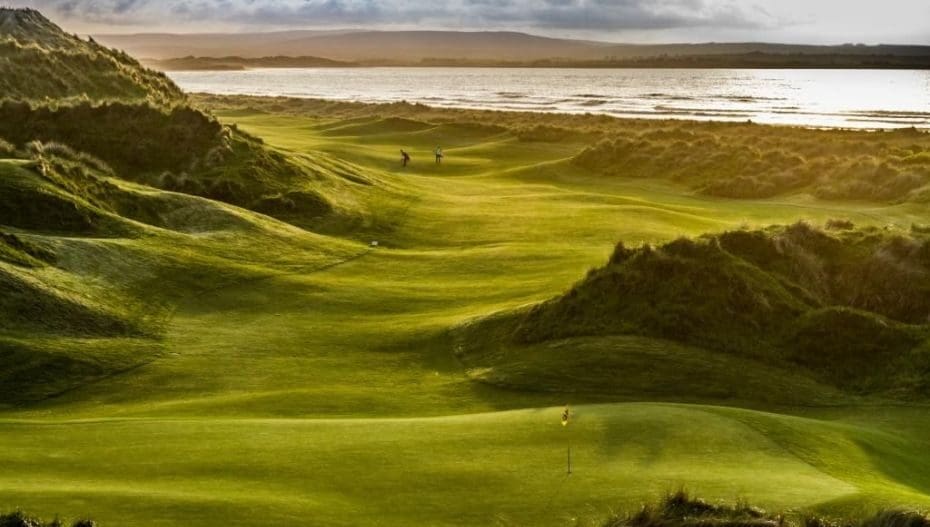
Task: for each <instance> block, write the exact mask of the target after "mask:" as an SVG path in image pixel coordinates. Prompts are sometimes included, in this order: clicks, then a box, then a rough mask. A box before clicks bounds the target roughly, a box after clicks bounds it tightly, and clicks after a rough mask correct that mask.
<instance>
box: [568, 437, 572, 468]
mask: <svg viewBox="0 0 930 527" xmlns="http://www.w3.org/2000/svg"><path fill="white" fill-rule="evenodd" d="M568 475H569V476H571V475H572V440H571V439H569V440H568Z"/></svg>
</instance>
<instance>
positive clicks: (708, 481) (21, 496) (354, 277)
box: [0, 106, 930, 526]
mask: <svg viewBox="0 0 930 527" xmlns="http://www.w3.org/2000/svg"><path fill="white" fill-rule="evenodd" d="M366 111H367V112H373V111H374V110H372V109H371V108H367V107H351V108H350V107H345V106H340V107H338V108H336V111H334V113H332V114H329V115H325V114H320V115H306V116H302V115H298V113H299V112H292V113H291V114H286V113H267V112H263V111H249V110H244V109H242V108H237V109H234V110H230V111H229V113H222V112H221V113H220V114H219V116H220V118H221V119H222V120H225V121H227V122H235V123H237V124H238V126H239V128H240V129H242V130H244V131H246V132H248V133H251V134H254V135H256V136H259V137H261V138H262V139H263V140H264V141H265V143H266V144H267V145H269V146H270V147H271V148H273V149H275V150H276V151H278V152H281V153H283V154H284V155H286V156H288V158H289V159H290V160H291V161H292V162H294V163H298V164H301V165H303V166H304V167H305V168H306V169H311V168H313V167H323V168H322V169H325V170H326V177H325V178H322V179H321V180H320V181H321V183H320V186H319V188H321V189H322V190H321V192H323V193H324V194H325V195H326V196H327V197H328V199H331V200H332V202H333V203H334V205H335V206H336V207H338V208H342V209H343V210H345V211H350V212H352V214H346V215H344V216H342V218H352V219H351V220H350V219H340V220H339V222H338V223H334V224H332V225H329V226H327V227H326V228H320V229H317V230H319V232H317V233H314V232H310V231H308V230H303V229H299V228H297V227H295V226H293V225H290V224H287V223H284V222H282V221H278V220H275V219H272V218H270V217H268V216H262V215H259V214H255V213H253V212H249V211H247V210H244V209H238V208H235V207H232V206H228V205H223V204H221V203H218V202H214V201H207V200H202V199H201V198H194V197H190V196H187V197H183V196H180V195H176V194H172V193H166V192H161V191H155V190H153V189H151V188H148V187H141V186H139V185H135V184H132V183H127V182H118V181H117V182H113V184H114V185H117V186H118V187H120V188H122V189H124V190H125V192H127V193H130V194H145V193H148V194H149V195H152V196H157V197H158V199H169V198H172V197H173V198H172V199H176V200H183V202H182V203H181V204H180V205H177V204H175V205H172V206H171V207H166V208H165V210H163V211H162V212H159V214H157V216H158V217H159V218H161V217H163V216H164V215H166V214H168V212H169V211H172V210H178V209H179V208H184V209H185V210H187V212H185V213H177V214H178V215H176V216H173V220H172V221H173V223H170V224H169V223H166V220H165V221H162V223H158V222H155V221H148V222H146V221H136V220H127V219H126V218H125V217H124V216H122V215H118V216H119V217H120V218H123V219H122V220H120V221H122V222H124V223H125V222H128V224H129V225H131V226H132V230H131V232H130V234H120V235H117V236H106V237H104V236H94V235H86V234H82V235H80V236H76V235H74V234H68V233H55V232H42V231H37V230H35V229H27V228H24V227H20V228H16V229H10V230H11V231H15V233H16V235H17V236H20V237H22V238H23V239H26V240H27V241H29V242H30V243H33V244H36V245H37V246H39V247H43V248H48V249H49V250H51V251H52V252H53V253H54V255H55V258H56V263H55V266H56V267H55V269H56V271H55V272H58V273H64V274H67V275H68V276H70V278H68V281H63V282H61V283H74V284H86V285H83V286H81V287H83V288H85V289H82V290H83V291H84V292H85V293H86V295H88V298H91V299H96V298H105V297H107V295H108V293H111V292H112V293H118V294H119V295H123V296H121V297H117V298H130V299H137V300H138V299H142V300H144V301H145V302H147V303H151V304H152V305H157V306H163V307H164V312H163V316H159V317H158V318H157V319H155V320H152V321H151V324H152V325H151V327H152V328H153V336H152V337H151V340H150V342H151V343H152V345H153V346H154V348H155V349H154V350H150V351H152V353H151V356H150V358H151V360H148V361H146V362H145V363H144V364H142V365H140V366H139V367H134V368H131V369H128V370H127V371H120V369H119V368H117V367H116V366H114V367H113V368H114V371H115V373H114V374H107V375H100V376H94V377H93V378H88V379H86V382H83V384H78V385H77V386H73V387H70V388H69V389H67V390H59V391H58V392H57V393H55V394H54V397H49V396H44V398H43V397H42V396H40V397H37V398H36V400H32V401H30V402H29V403H28V404H19V405H18V406H13V407H9V408H7V409H6V410H4V411H3V412H2V413H0V466H2V467H3V468H4V470H3V471H0V505H3V507H0V509H5V510H12V509H15V508H17V507H19V508H22V509H23V510H29V511H37V512H40V513H41V514H43V515H50V514H54V513H59V514H61V515H62V516H63V517H66V518H74V517H84V516H86V517H92V518H94V519H95V520H97V521H99V522H101V524H102V525H127V526H136V525H138V526H143V525H177V524H189V525H217V526H227V525H271V524H275V523H282V524H283V523H291V524H301V525H411V524H425V525H463V524H466V525H488V524H503V525H570V524H573V519H577V520H578V521H591V522H595V523H598V522H601V521H603V519H604V518H606V517H607V516H609V515H610V513H611V511H616V510H631V509H634V508H636V507H637V506H638V505H639V504H640V503H642V502H643V501H647V500H652V499H654V498H656V497H658V496H661V495H662V494H663V493H664V492H666V491H668V490H669V489H674V488H677V487H680V486H686V487H687V488H688V489H689V490H691V491H693V492H694V493H695V494H698V495H701V496H704V497H707V498H708V499H712V500H714V499H727V500H733V499H736V498H746V499H748V500H750V501H751V502H752V503H754V504H758V505H760V506H762V507H766V508H769V509H770V510H804V511H815V512H822V513H836V514H839V515H846V514H852V513H855V512H857V511H860V510H871V509H874V508H877V507H881V506H887V505H889V504H890V505H912V506H924V507H926V506H928V505H930V463H928V461H927V458H926V456H925V452H926V451H927V448H928V447H930V444H928V439H927V438H928V437H930V434H928V432H930V418H928V415H930V414H928V413H927V412H926V407H925V406H922V403H914V404H912V405H910V406H903V405H894V404H887V403H881V402H878V401H875V400H871V399H859V398H851V397H847V396H845V395H843V394H840V393H837V392H836V391H835V390H831V389H829V388H828V387H825V386H824V385H823V384H822V383H820V382H818V381H816V380H814V379H810V378H807V377H804V376H798V377H796V378H790V379H789V378H784V377H783V376H782V375H780V374H779V373H778V372H777V371H775V370H773V371H771V372H770V371H768V370H766V369H764V368H754V369H752V370H751V371H749V367H750V366H749V365H747V364H744V363H733V362H727V368H716V367H715V361H718V360H724V359H721V358H720V357H717V356H714V357H708V356H704V355H703V354H702V353H700V352H698V351H695V350H694V349H693V348H690V347H688V346H683V345H681V344H668V343H662V342H657V341H655V340H649V341H636V340H635V339H624V340H618V341H615V342H610V343H608V345H609V346H610V348H611V349H619V350H627V352H628V353H629V355H630V361H628V362H623V363H609V364H608V365H609V366H610V367H611V368H615V371H616V377H615V378H613V379H608V380H604V378H603V376H600V380H599V381H598V382H600V383H601V384H600V385H598V384H594V385H592V386H591V388H590V390H589V391H588V392H586V393H585V392H576V391H573V390H574V388H572V389H571V390H569V389H566V388H565V386H566V384H565V383H564V378H563V377H561V376H559V375H558V374H552V373H551V371H552V370H551V369H549V368H546V371H542V370H540V368H542V367H545V366H546V365H545V364H542V366H541V365H540V363H538V362H528V361H524V362H521V361H519V360H516V361H513V362H511V363H508V364H507V366H508V367H509V368H511V371H512V372H513V375H512V376H511V377H509V378H511V379H516V380H517V381H519V382H514V384H513V386H509V387H505V388H502V387H499V386H496V385H494V384H493V383H490V382H487V381H488V379H486V378H482V375H483V374H487V372H482V371H480V370H476V369H474V368H470V367H469V366H468V365H463V364H462V363H461V362H459V361H458V359H457V358H456V355H455V353H454V349H455V342H454V340H453V338H452V336H451V335H450V334H449V330H450V329H451V328H454V327H457V326H459V325H461V324H463V323H466V322H468V321H474V320H478V319H481V318H483V317H485V316H487V315H489V314H492V313H498V312H508V311H510V310H513V309H516V308H520V307H521V306H527V305H530V304H534V303H537V302H540V301H543V300H546V299H548V298H551V297H554V296H556V295H559V294H561V293H563V292H564V291H566V290H568V289H569V288H570V287H571V286H572V285H573V284H574V283H576V282H577V281H578V280H580V279H581V278H583V277H584V275H585V272H586V271H587V270H588V269H590V268H593V267H596V266H601V265H602V264H603V263H604V262H605V261H607V259H608V258H609V256H610V254H611V250H612V248H613V247H614V245H615V243H616V242H617V241H618V240H623V241H624V242H625V243H628V244H629V245H631V246H635V245H637V244H639V243H641V242H644V241H647V242H652V243H659V242H665V241H669V240H672V239H675V238H678V237H680V236H697V235H699V234H702V233H705V232H717V231H721V230H728V229H736V228H739V227H742V226H747V227H751V228H755V227H762V226H766V225H770V224H774V223H778V224H791V223H794V222H796V221H798V220H802V219H804V220H809V221H812V222H815V223H818V224H823V223H824V222H826V221H827V220H828V219H831V218H849V219H850V220H852V221H853V222H855V223H856V224H857V225H860V226H863V227H865V226H884V225H888V224H894V225H898V226H901V227H902V228H906V227H909V226H910V225H911V223H914V222H916V223H926V213H925V210H924V208H923V207H922V206H920V205H918V204H914V203H899V204H888V203H882V202H843V201H823V200H818V199H815V198H812V197H810V196H809V195H808V194H805V193H800V192H798V193H791V194H786V195H782V196H779V197H775V198H770V199H762V200H728V199H723V198H717V197H712V196H707V195H703V194H700V193H697V192H695V191H694V190H693V189H692V187H689V186H687V185H681V184H678V183H676V182H674V181H670V180H666V179H633V178H623V177H609V178H605V177H603V176H602V175H600V174H598V173H596V172H594V171H589V170H588V169H586V168H585V167H582V166H579V165H578V164H577V163H573V162H572V159H573V158H575V156H577V155H578V154H579V153H580V152H581V151H583V150H584V148H586V147H587V146H589V145H590V142H591V138H590V137H588V136H583V135H578V136H575V137H574V138H572V139H569V140H564V141H561V142H557V143H551V142H538V141H531V140H529V138H530V136H529V135H527V136H525V137H524V140H521V139H520V138H519V137H517V135H516V133H515V132H508V131H506V130H504V129H502V128H499V127H497V125H495V126H493V127H491V126H480V127H479V126H475V125H474V124H472V123H465V124H454V121H455V116H456V115H457V114H456V112H451V113H450V114H448V115H447V120H446V121H444V122H437V121H436V120H435V119H434V118H433V117H431V116H421V118H415V117H410V116H405V118H409V119H410V120H411V121H418V122H420V123H428V126H422V125H421V124H418V123H410V122H406V121H405V122H404V123H403V125H402V126H400V128H402V129H395V128H394V126H395V125H397V124H398V122H397V121H392V120H389V119H384V118H382V117H375V116H372V117H368V118H365V117H362V118H361V119H360V118H359V116H358V115H344V114H341V113H340V112H343V113H346V114H348V113H352V112H355V113H364V112H366ZM440 113H441V112H440ZM386 117H391V116H386ZM501 119H504V118H503V117H501ZM519 119H521V120H524V121H525V122H524V123H523V124H525V125H526V127H527V128H529V127H530V124H531V123H532V120H533V117H532V116H520V117H519ZM540 119H544V120H546V121H548V120H549V119H550V118H549V117H545V118H542V117H541V118H540ZM618 123H619V124H616V125H614V124H611V125H610V126H623V124H622V123H623V122H619V121H618ZM490 124H494V123H493V122H492V123H490ZM521 126H522V125H521ZM629 126H631V127H637V128H641V127H647V126H656V125H647V124H643V123H639V122H633V123H630V125H629ZM689 126H695V127H700V126H702V125H698V124H693V125H689ZM708 126H710V127H711V128H713V127H714V126H715V125H708ZM537 133H539V134H543V133H542V132H539V131H537ZM550 133H552V131H547V132H546V133H544V134H543V135H547V134H550ZM760 133H761V132H760ZM773 133H774V132H773ZM437 143H441V144H442V145H443V147H444V149H445V153H446V156H447V157H446V160H445V163H444V164H443V165H440V166H437V165H435V164H433V162H432V159H431V156H430V152H431V150H432V148H433V147H435V145H436V144H437ZM400 148H406V149H408V150H409V151H410V152H411V153H412V155H413V157H414V162H413V164H412V165H411V166H410V167H408V169H406V170H404V169H402V168H401V167H400V166H399V152H398V150H399V149H400ZM322 169H321V170H322ZM7 170H11V171H12V170H16V171H27V172H28V171H29V169H27V168H22V167H17V168H15V169H13V168H9V169H7ZM20 174H21V172H20ZM339 174H342V175H341V176H340V175H339ZM21 175H22V174H21ZM23 177H26V176H23ZM337 181H338V183H336V182H337ZM367 183H372V184H367ZM327 185H329V187H327ZM313 188H317V187H313ZM347 189H348V190H347ZM133 199H136V198H133ZM98 208H99V207H98ZM218 217H220V218H225V219H223V220H220V219H217V218H218ZM143 219H145V218H143ZM285 219H286V218H285ZM192 224H194V225H198V226H199V227H198V228H185V227H184V226H185V225H192ZM169 226H170V228H169ZM371 240H378V241H379V242H380V244H379V246H378V247H377V248H370V247H369V245H368V242H370V241H371ZM0 265H9V266H13V265H14V264H13V263H9V264H6V263H3V264H0ZM18 269H19V270H18V272H20V273H32V274H35V275H38V273H43V272H50V271H43V270H42V268H36V269H30V268H25V267H18ZM56 283H59V282H56ZM16 338H17V339H20V340H23V339H25V340H26V341H28V345H29V346H33V347H38V348H40V349H43V350H48V349H55V350H57V351H58V352H59V353H62V354H66V355H69V356H72V357H74V356H76V354H79V353H83V352H85V351H86V350H88V349H94V348H96V347H98V346H97V344H95V343H93V342H91V341H89V340H87V339H89V338H90V337H87V339H84V338H83V337H74V336H55V338H56V339H74V338H80V339H82V340H78V341H74V340H71V341H67V342H65V343H62V341H61V340H56V341H54V342H46V343H43V342H42V339H43V338H51V337H47V336H42V335H41V334H38V333H35V332H25V333H24V334H23V333H20V334H19V335H17V336H16ZM126 343H127V345H129V344H130V340H129V339H128V337H127V340H126ZM117 344H118V341H117V342H114V341H108V342H107V343H106V344H105V345H100V346H99V348H100V349H102V350H103V349H117V348H111V346H116V345H117ZM574 346H575V345H574V344H573V347H572V349H575V347H574ZM577 346H579V347H583V346H584V343H578V344H577ZM126 349H129V348H126ZM600 349H603V348H600ZM546 353H548V354H549V355H547V359H546V360H551V361H553V362H554V363H556V364H559V365H560V366H559V367H558V368H556V369H555V371H559V369H560V368H563V367H564V368H565V370H566V375H569V376H572V377H573V378H580V379H586V378H588V379H590V378H593V377H598V376H596V375H594V374H593V373H592V368H603V367H604V365H603V364H602V363H599V362H595V363H592V364H590V365H586V364H584V363H582V364H579V363H578V362H577V361H575V360H572V357H571V356H570V355H568V353H566V351H565V350H560V349H558V348H556V349H551V350H547V351H546ZM665 357H669V358H665ZM663 358H665V359H663ZM117 359H118V360H117ZM113 360H114V362H113V364H114V365H116V364H120V365H122V364H123V363H122V362H119V361H121V360H122V358H121V357H114V358H113ZM679 361H680V362H679ZM651 364H657V366H656V367H655V368H656V369H654V370H653V376H652V377H651V378H650V376H649V375H644V374H642V371H641V370H643V369H644V368H648V367H649V366H650V365H651ZM676 366H680V367H683V366H687V368H688V369H687V370H686V371H685V372H682V371H676V370H675V367H676ZM534 368H535V370H534ZM624 368H631V369H633V371H634V372H635V373H636V375H635V383H637V384H633V385H632V386H626V387H624V383H625V382H626V377H627V375H625V374H624ZM740 368H744V369H746V370H747V371H746V372H745V375H740V373H741V371H740ZM689 372H692V375H690V376H689V375H688V373H689ZM724 374H726V375H724ZM705 376H707V377H710V378H711V380H712V381H713V382H712V383H708V382H703V381H705V380H706V379H705ZM714 376H717V377H714ZM630 377H634V376H632V375H631V376H630ZM740 382H742V383H743V384H742V385H739V383H740ZM727 384H733V385H735V386H734V387H733V389H732V390H731V391H730V392H721V391H719V390H717V389H710V388H708V386H711V387H713V386H714V385H716V386H718V387H719V386H725V385H727ZM773 386H774V387H775V388H776V389H778V390H784V391H790V392H792V393H793V397H792V398H790V399H792V400H786V399H784V398H778V399H777V400H775V401H773V400H772V399H771V398H766V397H764V396H763V394H765V393H768V392H769V391H771V390H772V389H773ZM48 395H51V394H48ZM577 401H586V402H588V403H592V404H582V405H578V406H575V407H574V411H575V415H576V419H575V420H574V421H573V424H572V425H571V426H569V427H567V428H563V427H562V426H560V424H559V414H560V411H561V406H562V405H563V404H565V403H575V402H577ZM657 401H662V402H657ZM593 403H598V404H593ZM736 406H743V408H739V407H736ZM569 442H570V443H571V445H572V452H573V460H574V461H573V462H574V473H573V474H572V475H571V476H570V477H567V476H566V475H565V457H566V449H567V447H568V444H569Z"/></svg>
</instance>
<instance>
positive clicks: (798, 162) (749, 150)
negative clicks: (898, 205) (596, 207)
mask: <svg viewBox="0 0 930 527" xmlns="http://www.w3.org/2000/svg"><path fill="white" fill-rule="evenodd" d="M574 163H575V164H576V165H577V166H580V167H584V168H587V169H589V170H594V171H597V172H599V173H604V174H608V175H623V176H632V177H642V178H668V179H672V180H675V181H679V182H683V183H685V184H688V185H690V186H692V187H694V188H696V189H699V190H700V191H701V192H703V193H705V194H709V195H713V196H722V197H730V198H766V197H771V196H777V195H780V194H785V193H790V192H798V191H807V192H810V193H812V194H814V195H816V196H818V197H820V198H825V199H862V200H882V201H890V200H904V199H912V200H920V201H924V200H925V199H926V196H927V194H928V188H927V185H928V183H930V137H928V136H927V134H922V133H920V132H916V131H909V130H902V131H895V132H882V133H879V134H878V137H873V138H869V137H866V136H864V135H863V133H861V132H844V131H835V130H830V131H826V130H821V131H815V130H800V129H790V128H787V129H782V130H776V131H773V130H769V129H765V130H760V127H758V126H753V125H742V126H739V127H736V126H730V127H718V128H717V129H714V128H712V127H708V128H707V129H705V130H699V129H695V130H687V131H686V130H684V129H683V127H680V126H679V127H667V128H665V129H662V128H659V129H654V130H648V131H643V132H640V133H636V132H627V133H625V134H622V135H619V136H617V135H613V137H610V138H608V139H604V140H602V141H601V142H599V143H597V144H596V145H594V146H591V147H589V148H587V149H585V150H584V151H583V152H581V153H580V154H578V155H577V156H576V157H575V159H574Z"/></svg>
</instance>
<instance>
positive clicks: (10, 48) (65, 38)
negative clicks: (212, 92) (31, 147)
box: [0, 8, 185, 105]
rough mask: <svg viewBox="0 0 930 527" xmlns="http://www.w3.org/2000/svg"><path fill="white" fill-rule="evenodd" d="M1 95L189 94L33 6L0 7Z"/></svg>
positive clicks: (165, 101) (165, 98)
mask: <svg viewBox="0 0 930 527" xmlns="http://www.w3.org/2000/svg"><path fill="white" fill-rule="evenodd" d="M0 98H7V99H16V100H33V101H43V100H45V99H68V98H74V99H85V100H104V99H108V100H122V101H132V102H151V103H154V104H158V105H173V104H176V103H179V102H182V101H183V100H184V99H185V96H184V94H183V93H182V92H181V90H180V89H179V88H178V87H177V86H176V85H175V84H174V83H173V82H172V81H171V80H170V79H168V77H167V76H165V75H164V74H162V73H158V72H155V71H152V70H149V69H146V68H144V67H142V65H141V64H139V62H137V61H136V60H135V59H133V58H131V57H130V56H129V55H126V54H125V53H123V52H120V51H116V50H111V49H107V48H105V47H103V46H101V45H99V44H97V43H96V42H94V41H93V40H89V41H84V40H81V39H80V38H78V37H77V36H73V35H68V34H66V33H65V32H64V31H62V30H61V29H60V28H59V27H58V26H56V25H55V24H53V23H52V22H50V21H49V20H48V19H47V18H45V17H44V16H42V14H41V13H39V12H38V11H36V10H34V9H8V8H0Z"/></svg>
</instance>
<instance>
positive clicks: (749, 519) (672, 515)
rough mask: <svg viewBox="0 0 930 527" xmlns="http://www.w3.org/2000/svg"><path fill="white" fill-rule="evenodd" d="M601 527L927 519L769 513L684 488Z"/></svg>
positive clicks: (810, 526) (855, 524) (868, 526)
mask: <svg viewBox="0 0 930 527" xmlns="http://www.w3.org/2000/svg"><path fill="white" fill-rule="evenodd" d="M602 525H603V527H782V526H785V527H927V526H930V519H928V518H927V517H926V516H925V515H923V514H921V513H919V512H916V511H909V510H903V509H899V510H885V511H881V512H878V513H876V514H874V515H872V516H870V517H867V518H861V519H843V520H834V519H827V518H820V517H816V516H804V517H801V518H797V517H789V516H786V515H783V514H771V513H768V512H766V511H764V510H762V509H759V508H756V507H752V506H750V505H747V504H746V503H737V504H736V505H726V504H711V503H708V502H706V501H704V500H702V499H699V498H693V497H691V496H689V495H688V493H686V492H684V491H678V492H676V493H674V494H669V495H668V496H666V497H665V499H663V500H662V501H660V502H659V503H658V504H647V505H644V506H643V507H642V509H640V510H639V511H638V512H636V513H635V514H632V515H625V516H615V517H613V518H610V519H608V520H607V521H605V522H604V523H603V524H602Z"/></svg>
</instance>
